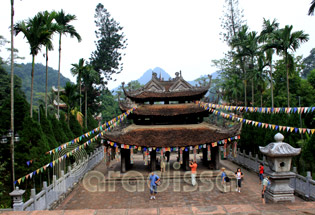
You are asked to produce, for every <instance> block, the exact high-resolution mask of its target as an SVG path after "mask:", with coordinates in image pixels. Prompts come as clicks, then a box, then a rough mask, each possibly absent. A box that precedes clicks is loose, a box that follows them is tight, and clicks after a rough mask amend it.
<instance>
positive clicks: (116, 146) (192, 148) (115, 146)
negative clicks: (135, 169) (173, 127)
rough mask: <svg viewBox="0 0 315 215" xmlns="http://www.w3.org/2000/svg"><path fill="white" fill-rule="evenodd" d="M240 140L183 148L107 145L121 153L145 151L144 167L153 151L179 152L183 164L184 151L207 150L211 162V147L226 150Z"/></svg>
mask: <svg viewBox="0 0 315 215" xmlns="http://www.w3.org/2000/svg"><path fill="white" fill-rule="evenodd" d="M240 138H241V137H240V135H237V136H234V137H229V138H226V139H222V140H219V141H215V142H212V143H209V144H200V145H195V146H183V147H142V146H136V145H126V144H119V143H116V142H112V141H107V145H108V146H111V147H114V148H115V151H116V152H119V149H133V150H138V151H143V153H144V165H148V156H149V152H151V151H152V150H156V152H161V153H163V152H167V151H169V152H178V151H179V152H180V162H181V163H182V162H183V159H182V154H183V152H184V151H189V150H191V151H193V152H194V153H195V152H196V150H197V149H202V148H207V159H208V160H211V150H210V146H211V147H216V146H224V148H226V147H227V144H228V143H229V142H231V141H235V140H239V139H240ZM236 146H237V145H236V141H235V143H234V145H233V147H236ZM104 150H105V152H108V153H111V150H110V149H108V151H107V150H106V147H105V149H104ZM133 150H131V151H130V162H131V163H133ZM235 152H236V151H235ZM233 153H234V151H233ZM235 154H236V153H235ZM105 159H106V158H105ZM116 159H117V158H116Z"/></svg>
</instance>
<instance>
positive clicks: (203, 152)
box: [202, 148, 208, 166]
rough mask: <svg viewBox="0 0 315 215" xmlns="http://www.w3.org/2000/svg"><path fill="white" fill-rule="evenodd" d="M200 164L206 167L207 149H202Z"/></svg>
mask: <svg viewBox="0 0 315 215" xmlns="http://www.w3.org/2000/svg"><path fill="white" fill-rule="evenodd" d="M202 163H203V165H205V166H208V159H207V148H202Z"/></svg>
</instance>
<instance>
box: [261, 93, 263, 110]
mask: <svg viewBox="0 0 315 215" xmlns="http://www.w3.org/2000/svg"><path fill="white" fill-rule="evenodd" d="M262 106H263V92H262V91H260V107H262Z"/></svg>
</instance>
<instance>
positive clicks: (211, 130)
mask: <svg viewBox="0 0 315 215" xmlns="http://www.w3.org/2000/svg"><path fill="white" fill-rule="evenodd" d="M175 75H176V77H175V78H174V79H170V80H167V81H165V80H163V79H162V78H161V77H160V78H158V77H157V74H156V73H152V79H151V80H150V81H149V82H148V83H147V84H146V85H145V86H144V87H142V88H140V89H137V90H129V91H127V90H126V89H125V87H124V83H123V90H124V94H125V96H126V99H125V100H124V101H120V108H121V110H123V111H126V110H128V109H130V108H133V107H135V106H137V109H136V110H135V111H134V112H133V113H132V114H131V115H130V116H129V118H131V119H133V122H134V123H133V124H132V125H130V126H128V127H126V128H120V129H116V130H115V129H114V130H113V131H111V132H107V133H105V137H106V138H107V139H109V140H110V141H113V142H117V143H120V144H127V145H137V146H145V147H183V146H195V145H200V144H209V143H211V142H215V141H218V140H221V139H225V138H229V137H232V136H235V135H236V134H238V132H239V126H237V127H234V128H231V129H221V128H219V127H217V126H214V125H210V124H209V123H206V122H203V118H204V117H207V116H208V115H209V111H208V110H205V109H204V108H202V107H200V106H199V105H198V104H195V103H194V102H193V101H196V100H200V99H202V98H203V97H204V95H205V94H206V93H207V92H208V90H209V88H210V83H211V76H209V78H210V81H209V84H208V85H206V86H192V85H191V84H189V83H188V82H187V81H185V80H184V79H183V77H182V75H181V73H178V72H177V73H176V74H175Z"/></svg>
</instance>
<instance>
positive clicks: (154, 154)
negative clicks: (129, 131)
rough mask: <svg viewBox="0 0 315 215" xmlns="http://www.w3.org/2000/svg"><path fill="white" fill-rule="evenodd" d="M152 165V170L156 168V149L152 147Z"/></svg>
mask: <svg viewBox="0 0 315 215" xmlns="http://www.w3.org/2000/svg"><path fill="white" fill-rule="evenodd" d="M150 165H151V171H152V172H153V171H155V170H156V151H155V150H153V149H152V151H151V152H150Z"/></svg>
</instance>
